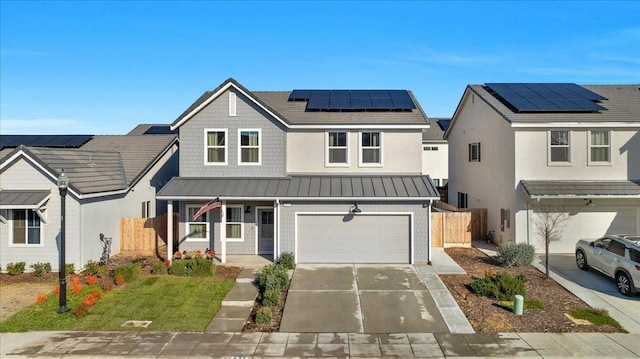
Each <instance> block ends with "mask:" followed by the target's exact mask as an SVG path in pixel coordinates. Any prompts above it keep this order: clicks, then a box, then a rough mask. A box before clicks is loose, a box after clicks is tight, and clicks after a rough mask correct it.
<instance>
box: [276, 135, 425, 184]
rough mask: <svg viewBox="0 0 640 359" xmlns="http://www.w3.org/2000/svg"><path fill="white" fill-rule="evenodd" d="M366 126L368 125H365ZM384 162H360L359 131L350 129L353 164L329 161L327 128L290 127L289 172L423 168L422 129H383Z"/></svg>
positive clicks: (380, 171)
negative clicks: (369, 164)
mask: <svg viewBox="0 0 640 359" xmlns="http://www.w3.org/2000/svg"><path fill="white" fill-rule="evenodd" d="M365 130H366V129H365ZM381 132H382V140H381V144H382V164H383V165H382V166H381V167H371V166H360V165H359V164H358V158H359V152H360V151H359V142H358V141H359V135H358V134H359V131H358V130H348V133H349V137H348V153H349V154H348V156H349V166H343V167H331V166H326V165H325V149H326V145H325V143H326V132H325V131H313V130H304V131H302V130H290V131H288V132H287V172H288V173H290V174H298V173H308V174H313V173H323V174H328V173H335V174H340V173H344V174H347V173H348V174H354V173H356V174H357V173H363V174H364V173H394V174H398V173H412V174H419V173H421V171H422V153H421V152H422V147H421V143H422V132H421V130H419V129H418V130H404V131H399V130H381Z"/></svg>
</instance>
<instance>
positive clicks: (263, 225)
mask: <svg viewBox="0 0 640 359" xmlns="http://www.w3.org/2000/svg"><path fill="white" fill-rule="evenodd" d="M270 253H271V254H272V253H273V209H272V208H269V209H258V254H270Z"/></svg>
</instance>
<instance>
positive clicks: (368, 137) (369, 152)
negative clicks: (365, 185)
mask: <svg viewBox="0 0 640 359" xmlns="http://www.w3.org/2000/svg"><path fill="white" fill-rule="evenodd" d="M381 165H382V133H381V132H360V166H381Z"/></svg>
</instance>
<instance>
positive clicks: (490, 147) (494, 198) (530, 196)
mask: <svg viewBox="0 0 640 359" xmlns="http://www.w3.org/2000/svg"><path fill="white" fill-rule="evenodd" d="M638 130H640V85H590V86H587V85H585V86H578V85H575V84H485V85H469V86H467V88H466V90H465V91H464V94H463V96H462V99H461V101H460V103H459V105H458V108H457V109H456V111H455V114H454V116H453V120H452V123H451V126H450V127H449V130H448V131H447V133H446V135H445V138H446V139H447V140H448V141H449V147H450V156H449V172H450V175H449V187H448V189H449V202H450V203H452V204H454V205H456V206H458V207H462V208H465V207H469V208H487V209H488V227H489V228H488V229H489V230H492V231H495V241H496V242H497V243H498V244H501V243H507V242H514V241H515V242H523V243H530V244H532V245H535V246H536V247H537V250H538V251H544V246H543V243H542V241H541V239H540V236H539V235H537V233H536V223H537V221H538V219H537V215H536V213H537V212H538V211H540V210H541V209H542V208H543V207H545V206H546V207H547V208H548V207H549V206H550V207H552V208H563V210H564V211H566V213H567V214H568V221H567V222H566V226H565V227H564V231H563V236H562V240H560V241H558V242H553V243H551V247H550V250H551V251H552V252H557V253H559V252H566V253H570V252H573V251H574V246H575V243H576V241H577V240H578V239H579V238H585V237H586V238H595V237H599V236H602V235H605V234H611V233H638V231H639V230H640V210H639V208H640V133H639V132H638Z"/></svg>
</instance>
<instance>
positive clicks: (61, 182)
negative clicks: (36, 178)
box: [58, 170, 69, 313]
mask: <svg viewBox="0 0 640 359" xmlns="http://www.w3.org/2000/svg"><path fill="white" fill-rule="evenodd" d="M68 187H69V178H68V177H67V176H66V175H65V174H64V170H62V172H61V173H60V176H59V177H58V189H59V190H60V269H59V270H58V273H59V277H58V278H59V282H60V306H59V307H58V313H65V312H68V311H69V308H68V307H67V279H66V277H65V263H64V260H65V254H64V247H65V225H64V220H65V217H66V215H67V214H66V207H65V197H66V196H67V188H68Z"/></svg>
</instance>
